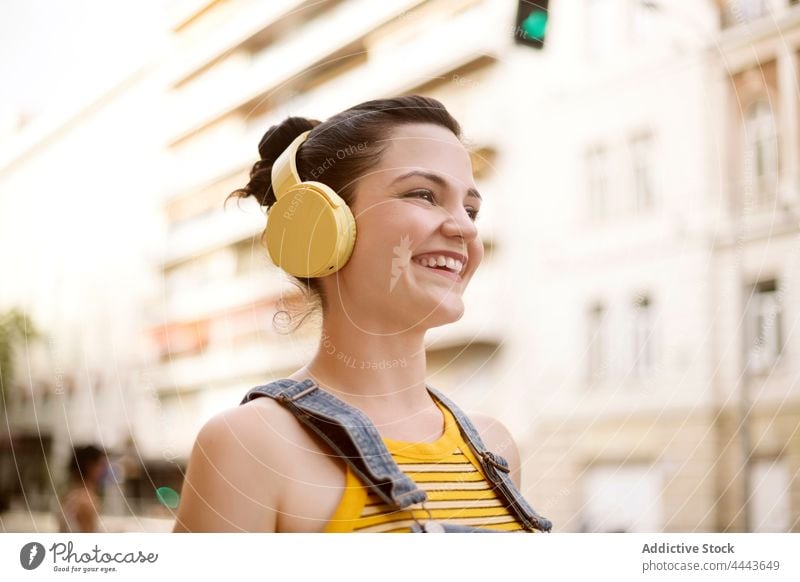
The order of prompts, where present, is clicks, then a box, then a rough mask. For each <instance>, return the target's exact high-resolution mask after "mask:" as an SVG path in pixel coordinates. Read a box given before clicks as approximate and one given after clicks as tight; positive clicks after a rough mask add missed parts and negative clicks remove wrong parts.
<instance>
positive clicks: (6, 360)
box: [0, 307, 39, 410]
mask: <svg viewBox="0 0 800 582" xmlns="http://www.w3.org/2000/svg"><path fill="white" fill-rule="evenodd" d="M38 337H39V332H38V331H37V330H36V328H35V327H34V325H33V323H32V322H31V320H30V318H29V317H28V316H27V315H26V314H25V313H24V312H23V311H22V310H21V309H19V308H16V307H15V308H13V309H11V310H9V311H7V312H5V313H0V410H2V409H4V408H5V406H6V394H7V388H8V387H10V386H11V382H13V380H14V349H15V346H17V345H18V344H20V343H21V342H23V341H26V342H27V341H31V340H35V339H37V338H38Z"/></svg>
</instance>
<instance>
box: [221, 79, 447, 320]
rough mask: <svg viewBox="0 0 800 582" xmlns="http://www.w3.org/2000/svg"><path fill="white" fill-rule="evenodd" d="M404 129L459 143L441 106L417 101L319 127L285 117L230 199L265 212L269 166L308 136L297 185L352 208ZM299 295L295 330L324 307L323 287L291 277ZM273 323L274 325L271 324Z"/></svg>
mask: <svg viewBox="0 0 800 582" xmlns="http://www.w3.org/2000/svg"><path fill="white" fill-rule="evenodd" d="M408 123H432V124H435V125H439V126H441V127H444V128H446V129H449V130H450V131H452V132H453V134H454V135H455V136H456V137H458V138H459V139H461V137H462V136H461V126H460V125H459V123H458V122H457V121H456V120H455V119H454V118H453V116H452V115H450V113H449V112H448V111H447V109H446V108H445V107H444V105H442V103H441V102H439V101H437V100H436V99H432V98H430V97H423V96H421V95H407V96H402V97H395V98H392V99H375V100H373V101H366V102H364V103H361V104H359V105H356V106H354V107H351V108H349V109H346V110H344V111H342V112H341V113H338V114H336V115H334V116H333V117H330V118H329V119H327V120H325V121H323V122H320V121H317V120H316V119H306V118H304V117H287V118H286V119H285V120H284V121H282V122H281V123H279V124H277V125H273V126H272V127H270V128H269V129H268V130H267V131H266V133H265V134H264V137H262V138H261V141H260V142H259V144H258V153H259V155H260V156H261V159H260V160H258V161H257V162H256V163H255V164H254V165H253V167H252V169H251V170H250V181H249V182H248V183H247V185H246V186H244V187H243V188H238V189H236V190H234V191H233V192H231V193H230V194H229V195H228V197H227V198H226V199H225V202H226V203H227V201H228V199H230V198H231V197H235V198H240V199H241V198H248V197H250V196H252V197H253V198H255V199H256V200H257V201H258V203H259V204H260V205H261V206H262V207H265V208H266V209H267V212H269V209H270V208H271V207H272V205H273V204H274V203H275V201H276V199H275V193H274V192H273V190H272V164H273V163H274V162H275V160H276V159H277V158H278V156H279V155H280V154H281V153H283V151H284V150H285V149H286V148H287V147H289V144H291V143H292V141H293V140H294V139H295V138H296V137H297V136H298V135H300V134H301V133H303V132H304V131H308V130H311V133H310V134H309V135H308V137H307V138H306V140H305V141H304V142H303V144H302V145H301V146H300V148H299V149H298V151H297V172H298V174H299V175H300V179H301V180H313V181H316V182H322V183H323V184H326V185H327V186H329V187H331V188H332V189H333V190H334V191H335V192H336V193H337V194H339V196H341V198H342V199H343V200H344V201H345V202H346V203H347V204H348V205H349V206H352V204H353V202H354V201H355V186H356V183H357V182H358V180H359V179H360V178H361V177H362V176H363V175H365V174H366V173H367V172H368V171H369V170H370V169H371V168H373V167H374V166H376V165H377V164H378V162H379V161H380V159H381V155H382V154H383V152H384V150H385V149H386V147H387V145H388V143H389V141H390V139H391V134H392V131H393V130H394V129H395V128H396V127H397V126H399V125H403V124H408ZM290 277H291V279H292V281H293V282H295V283H296V284H297V285H298V287H299V288H300V289H301V290H302V291H303V294H304V295H305V298H306V309H305V310H304V311H303V312H302V313H301V314H300V315H301V317H299V321H298V323H297V325H295V326H290V327H289V329H290V331H293V330H294V329H296V328H297V326H299V325H300V324H302V322H303V321H304V320H305V319H306V317H307V316H308V315H309V314H310V313H312V312H313V311H314V310H315V308H316V307H317V306H319V307H320V308H321V309H322V311H323V313H324V309H325V305H326V300H325V296H324V293H323V290H322V285H320V282H319V280H318V279H316V278H302V277H294V276H290ZM278 317H283V318H288V320H289V321H290V322H291V321H292V319H294V318H293V317H292V315H291V313H289V311H288V310H285V309H284V310H279V311H278V313H276V318H278ZM273 323H274V322H273Z"/></svg>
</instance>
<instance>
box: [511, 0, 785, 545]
mask: <svg viewBox="0 0 800 582" xmlns="http://www.w3.org/2000/svg"><path fill="white" fill-rule="evenodd" d="M564 4H568V6H565V5H562V4H558V6H557V7H556V6H554V7H552V10H553V12H552V17H553V20H554V24H557V26H556V28H555V30H554V31H553V37H554V38H552V42H551V43H550V47H549V48H550V57H551V58H552V60H553V63H552V71H553V72H552V75H550V76H549V80H550V81H552V86H551V87H550V88H549V91H550V95H549V96H547V97H544V98H543V99H544V102H543V103H542V104H541V108H542V109H543V110H544V111H546V112H547V118H546V119H540V120H538V121H539V122H541V123H542V124H544V126H541V125H538V124H536V123H534V125H535V126H536V135H542V136H546V138H545V139H546V141H545V142H544V143H541V142H539V141H536V142H535V144H531V145H532V148H528V149H527V150H526V152H525V155H527V156H530V157H531V158H532V159H535V160H539V159H542V158H544V157H545V156H548V158H547V159H548V161H549V162H551V163H549V164H548V165H547V166H546V167H545V168H542V174H540V175H539V176H537V180H536V183H537V184H538V185H539V186H540V188H539V189H538V190H539V192H538V195H537V193H536V189H535V188H531V193H532V194H534V195H533V196H530V197H526V198H525V201H526V202H527V203H528V204H529V206H528V211H527V212H525V211H523V214H524V218H522V219H521V220H522V221H524V222H526V223H528V230H527V231H526V230H524V229H522V228H520V229H515V231H516V232H518V233H520V235H522V234H523V233H525V232H531V231H536V232H538V234H539V236H536V238H531V240H530V242H529V243H528V244H524V243H521V241H517V243H516V244H515V246H514V248H515V249H519V250H520V257H519V260H518V261H516V264H522V262H523V261H524V260H525V259H524V257H523V256H522V255H523V254H524V253H527V254H528V255H529V257H528V263H527V267H528V269H529V272H530V277H529V279H528V282H529V284H528V285H524V284H523V287H521V288H520V289H519V294H518V296H519V298H520V300H521V301H524V300H529V303H528V304H527V305H526V306H524V307H523V306H520V310H521V311H524V312H527V313H529V314H530V315H529V317H528V321H529V322H530V325H529V326H528V329H527V330H525V335H524V336H522V335H521V336H519V337H515V338H514V339H513V340H512V341H509V344H511V346H513V348H511V349H512V350H514V351H516V354H515V355H513V356H511V357H512V358H514V359H515V360H514V361H526V360H525V358H528V359H529V360H530V361H535V362H536V366H535V369H534V372H535V373H534V374H533V377H532V379H531V380H530V381H529V382H528V383H527V384H525V383H522V384H521V385H520V388H521V390H520V395H519V399H520V400H523V401H525V402H526V404H525V405H524V406H520V407H518V409H517V410H519V411H520V414H521V415H522V416H523V417H525V418H523V419H521V420H520V422H519V424H518V429H519V430H520V434H522V432H523V430H524V427H525V426H528V427H529V430H528V435H529V436H528V437H527V438H523V441H524V442H525V443H526V445H527V447H528V452H527V454H523V457H524V458H527V459H528V461H527V462H528V471H527V473H526V478H527V483H528V486H529V487H531V491H533V492H534V495H535V497H536V498H538V499H542V500H543V504H542V511H543V512H545V514H546V515H548V516H549V517H550V518H551V519H553V520H554V522H555V523H557V524H560V526H561V527H562V528H563V529H562V531H790V530H791V531H797V528H798V527H800V524H798V516H800V505H798V497H797V495H798V479H797V474H798V467H800V463H799V462H798V451H799V450H800V449H799V448H798V435H797V430H796V427H797V426H798V409H797V405H798V386H797V381H796V378H797V368H796V366H795V365H794V363H793V360H794V361H796V358H793V357H792V354H795V355H796V354H797V350H798V346H797V342H796V341H794V340H793V339H792V333H791V331H792V326H793V323H794V322H795V321H796V320H797V316H798V302H797V299H796V298H797V297H798V293H797V291H796V289H795V290H794V291H792V289H793V288H795V287H796V285H797V283H796V279H797V278H796V272H797V257H798V236H797V231H798V213H797V209H798V182H797V167H796V166H797V158H798V149H797V131H798V125H797V117H796V116H797V85H796V75H797V44H796V42H795V40H794V39H795V38H796V35H797V33H798V29H797V25H798V18H799V17H800V11H799V10H798V8H797V7H796V6H794V3H791V4H790V3H788V2H783V3H780V2H777V3H771V4H769V5H767V4H766V3H758V2H755V3H748V2H738V3H736V5H735V6H734V5H733V3H729V4H725V5H722V6H721V5H719V4H716V3H712V2H703V3H697V2H626V1H622V0H593V1H587V2H576V3H564ZM755 4H758V6H759V8H758V9H757V10H756V9H755V8H754V7H753V5H755ZM743 7H744V8H743ZM735 8H738V12H735V14H737V15H738V16H736V17H735V18H732V17H731V14H732V13H731V12H730V11H731V10H732V9H735ZM742 10H744V11H742ZM567 39H569V40H567ZM528 106H529V108H536V105H533V104H530V103H529V104H528ZM560 128H567V130H566V131H560ZM777 128H781V130H780V131H777ZM779 161H780V163H779ZM520 163H522V161H521V160H520ZM548 170H549V171H548ZM530 255H532V256H530ZM531 262H534V263H535V267H533V268H531ZM533 410H536V411H538V412H539V413H540V414H541V416H540V417H539V418H538V420H537V422H536V424H534V423H531V422H530V421H529V418H530V414H531V412H532V411H533Z"/></svg>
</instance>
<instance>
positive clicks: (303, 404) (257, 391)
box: [240, 378, 428, 509]
mask: <svg viewBox="0 0 800 582" xmlns="http://www.w3.org/2000/svg"><path fill="white" fill-rule="evenodd" d="M260 396H269V397H270V398H274V399H275V400H277V401H278V402H279V403H281V404H282V405H283V406H284V407H286V408H287V409H288V410H289V411H290V412H292V413H293V414H294V415H295V416H296V417H297V418H298V419H299V420H300V421H301V422H302V423H303V424H305V425H306V426H308V427H309V428H310V429H311V430H313V431H314V432H315V433H316V434H317V435H319V436H320V438H322V439H323V440H324V441H325V442H326V443H328V445H330V447H331V448H332V449H333V450H334V451H335V452H336V453H337V454H338V455H339V456H340V457H341V458H342V459H344V460H345V462H347V464H348V465H349V466H350V468H351V469H352V470H353V472H354V473H355V474H356V475H357V476H358V477H359V478H360V479H361V480H362V481H363V482H364V483H365V484H366V485H367V486H369V487H370V488H371V489H372V490H373V491H374V492H375V494H376V495H378V497H380V498H381V499H382V500H383V501H384V502H385V503H388V504H389V505H392V506H394V507H398V508H400V509H405V508H407V507H408V506H410V505H414V504H416V503H420V502H423V501H426V500H427V499H428V495H427V493H425V491H423V490H422V489H420V488H418V487H417V484H416V483H415V482H414V480H413V479H411V477H409V476H408V475H406V474H405V473H403V472H402V471H401V470H400V468H399V467H398V466H397V463H395V461H394V459H393V458H392V455H391V453H389V451H388V449H387V448H386V445H385V444H384V442H383V439H382V438H381V436H380V433H379V432H378V429H377V428H375V425H374V424H373V423H372V421H371V420H370V419H369V418H368V417H367V416H366V415H365V414H364V413H363V412H361V411H360V410H358V409H357V408H355V407H353V406H350V405H349V404H347V403H346V402H343V401H342V400H340V399H339V398H337V397H336V396H334V395H333V394H331V393H330V392H328V391H326V390H323V389H321V388H319V386H318V385H317V384H316V383H315V382H314V381H313V380H312V379H310V378H307V379H306V380H303V381H302V382H298V381H297V380H292V379H289V378H285V379H281V380H276V381H274V382H270V383H269V384H265V385H263V386H256V387H255V388H252V389H251V390H250V391H248V392H247V394H246V395H245V396H244V398H243V399H242V401H241V403H240V405H241V404H245V403H246V402H249V401H250V400H253V399H254V398H258V397H260Z"/></svg>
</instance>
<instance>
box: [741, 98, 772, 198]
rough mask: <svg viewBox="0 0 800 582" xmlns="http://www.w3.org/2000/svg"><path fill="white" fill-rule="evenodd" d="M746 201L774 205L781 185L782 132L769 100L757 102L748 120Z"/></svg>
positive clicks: (746, 128)
mask: <svg viewBox="0 0 800 582" xmlns="http://www.w3.org/2000/svg"><path fill="white" fill-rule="evenodd" d="M744 161H745V163H744V171H745V179H744V184H745V200H747V197H748V194H749V195H750V196H752V200H751V202H752V203H753V204H756V205H758V206H763V205H765V204H769V205H771V204H772V203H773V202H774V200H775V195H776V190H777V187H778V131H777V127H776V124H775V115H774V113H773V111H772V108H771V107H770V105H769V103H768V102H767V101H763V100H761V101H757V102H755V103H753V104H752V105H751V106H750V107H749V108H748V110H747V114H746V120H745V157H744Z"/></svg>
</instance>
